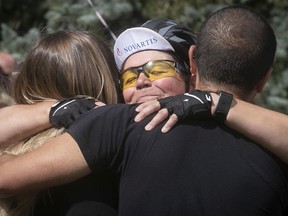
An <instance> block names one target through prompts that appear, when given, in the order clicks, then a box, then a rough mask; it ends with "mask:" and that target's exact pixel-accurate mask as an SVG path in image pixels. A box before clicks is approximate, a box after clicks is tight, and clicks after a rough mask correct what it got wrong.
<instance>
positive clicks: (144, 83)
mask: <svg viewBox="0 0 288 216" xmlns="http://www.w3.org/2000/svg"><path fill="white" fill-rule="evenodd" d="M151 83H152V82H151V81H150V80H149V78H148V77H147V76H146V75H145V74H144V73H140V74H139V76H138V78H137V81H136V88H137V89H142V88H147V87H150V86H151Z"/></svg>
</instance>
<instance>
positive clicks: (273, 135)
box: [225, 100, 288, 164]
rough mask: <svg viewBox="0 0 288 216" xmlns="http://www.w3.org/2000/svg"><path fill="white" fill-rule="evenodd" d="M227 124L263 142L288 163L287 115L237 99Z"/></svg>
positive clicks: (264, 145) (260, 142) (258, 141)
mask: <svg viewBox="0 0 288 216" xmlns="http://www.w3.org/2000/svg"><path fill="white" fill-rule="evenodd" d="M225 124H226V125H228V126H229V127H231V128H233V129H235V130H236V131H238V132H240V133H242V134H244V135H245V136H247V137H249V138H250V139H252V140H254V141H255V142H257V143H259V144H261V145H262V146H263V147H265V148H267V149H268V150H270V151H271V152H272V153H274V154H275V155H277V156H278V157H279V158H280V159H281V160H283V161H284V162H285V163H287V164H288V134H287V132H288V116H287V115H284V114H281V113H278V112H274V111H271V110H268V109H265V108H262V107H259V106H256V105H253V104H250V103H247V102H244V101H241V100H236V104H235V105H234V106H232V107H231V109H230V111H229V113H228V116H227V120H226V121H225Z"/></svg>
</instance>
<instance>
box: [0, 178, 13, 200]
mask: <svg viewBox="0 0 288 216" xmlns="http://www.w3.org/2000/svg"><path fill="white" fill-rule="evenodd" d="M12 196H15V193H14V190H13V189H11V188H10V187H9V186H8V185H7V186H5V184H3V183H2V182H1V181H0V199H3V198H8V197H12Z"/></svg>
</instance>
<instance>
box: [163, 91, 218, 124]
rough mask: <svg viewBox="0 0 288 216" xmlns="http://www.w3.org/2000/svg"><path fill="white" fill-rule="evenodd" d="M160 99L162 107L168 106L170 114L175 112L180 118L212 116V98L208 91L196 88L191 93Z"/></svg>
mask: <svg viewBox="0 0 288 216" xmlns="http://www.w3.org/2000/svg"><path fill="white" fill-rule="evenodd" d="M158 101H159V103H160V106H161V108H167V109H168V112H169V114H170V115H171V114H175V115H177V117H178V118H179V119H184V118H187V117H191V118H194V119H207V118H209V117H211V103H212V98H211V95H210V93H209V92H208V91H199V90H194V91H193V92H192V93H191V94H189V93H186V94H183V95H177V96H171V97H167V98H161V99H158Z"/></svg>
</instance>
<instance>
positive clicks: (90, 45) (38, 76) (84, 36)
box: [0, 30, 122, 216]
mask: <svg viewBox="0 0 288 216" xmlns="http://www.w3.org/2000/svg"><path fill="white" fill-rule="evenodd" d="M118 75H119V74H118V71H117V69H116V67H115V63H114V58H113V55H112V52H111V50H110V48H109V46H108V45H107V44H106V43H105V42H104V41H103V40H102V39H100V38H98V37H97V36H96V35H94V34H92V33H90V32H85V31H68V30H66V31H59V32H56V33H52V34H48V35H46V36H44V37H43V38H41V39H40V40H38V41H37V42H36V43H35V44H34V45H33V46H32V47H31V48H30V50H29V51H28V53H27V55H26V58H25V60H24V62H23V64H22V66H21V70H20V73H19V75H18V76H17V77H16V80H15V85H14V88H13V95H14V99H15V101H16V103H18V104H33V103H37V102H41V101H44V100H50V99H56V100H61V99H63V98H68V97H73V96H76V95H89V96H92V97H94V98H95V99H98V100H100V101H102V102H104V103H106V104H112V103H117V102H122V97H121V96H120V94H119V93H120V88H119V85H118ZM31 121H33V119H31ZM62 132H63V129H60V130H56V129H54V128H51V129H48V130H45V131H43V132H41V133H39V134H37V135H35V136H33V137H30V138H29V139H27V140H26V141H24V142H23V143H18V144H17V145H15V146H12V147H10V148H8V149H6V150H5V151H4V152H2V154H12V155H21V154H24V153H26V152H29V151H31V150H33V149H35V148H38V147H39V146H40V145H42V144H43V143H44V142H46V141H48V140H49V139H52V138H54V137H55V136H58V135H59V134H61V133H62ZM35 198H36V195H35V194H27V195H26V194H25V195H24V196H21V197H15V198H13V199H10V200H7V202H6V204H7V205H6V207H5V206H4V204H3V205H2V210H1V209H0V215H1V216H4V215H15V216H16V215H18V216H20V215H21V216H24V215H32V212H33V204H34V201H35ZM13 202H17V207H16V208H13V209H12V210H11V209H10V205H11V203H13Z"/></svg>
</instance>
